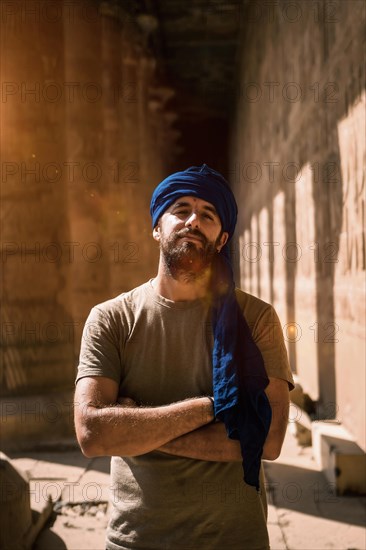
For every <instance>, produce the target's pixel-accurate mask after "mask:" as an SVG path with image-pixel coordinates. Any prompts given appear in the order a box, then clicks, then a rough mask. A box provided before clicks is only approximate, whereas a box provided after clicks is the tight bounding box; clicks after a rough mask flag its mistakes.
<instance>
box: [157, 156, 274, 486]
mask: <svg viewBox="0 0 366 550" xmlns="http://www.w3.org/2000/svg"><path fill="white" fill-rule="evenodd" d="M184 196H193V197H198V198H200V199H202V200H205V201H207V202H210V203H211V204H213V205H214V207H215V208H216V211H217V213H218V215H219V217H220V220H221V225H222V230H223V231H226V232H228V234H229V239H228V241H229V240H230V239H231V237H232V236H233V233H234V230H235V225H236V220H237V213H238V208H237V205H236V201H235V198H234V195H233V193H232V191H231V189H230V187H229V184H228V182H227V181H226V180H225V178H224V177H223V176H222V175H221V174H219V172H216V171H215V170H213V169H212V168H210V167H209V166H207V165H206V164H203V165H202V166H199V167H198V166H192V167H191V168H188V169H187V170H184V171H183V172H177V173H175V174H172V175H170V176H169V177H167V178H166V179H165V180H163V181H162V182H161V183H159V185H158V186H157V187H156V189H155V190H154V193H153V195H152V199H151V204H150V213H151V217H152V224H153V228H154V227H155V226H156V224H157V222H158V220H159V218H160V216H161V215H162V214H163V213H164V212H165V210H166V209H167V208H168V207H169V206H170V205H171V204H173V203H174V202H175V201H176V200H177V199H178V198H179V197H184ZM212 267H213V269H212V280H211V289H212V292H213V296H214V299H213V305H212V327H213V336H214V347H213V353H212V362H213V393H214V398H215V416H216V418H218V419H219V420H221V421H222V422H224V424H225V427H226V431H227V434H228V436H229V437H230V438H231V439H236V440H239V442H240V448H241V453H242V457H243V470H244V480H245V482H246V483H248V484H249V485H253V486H255V487H256V488H257V489H259V470H260V462H261V457H262V453H263V445H264V442H265V440H266V437H267V434H268V431H269V427H270V424H271V417H272V411H271V406H270V404H269V401H268V399H267V396H266V394H265V392H264V389H265V388H266V387H267V385H268V383H269V380H268V377H267V373H266V370H265V367H264V361H263V358H262V355H261V353H260V351H259V349H258V347H257V345H256V344H255V342H254V340H253V337H252V334H251V331H250V329H249V326H248V323H247V322H246V320H245V317H244V315H243V312H242V311H241V309H240V307H239V304H238V302H237V300H236V296H235V283H234V276H233V270H232V265H231V262H230V255H229V248H228V242H227V243H226V244H225V246H224V247H223V248H222V249H221V252H220V254H217V255H216V256H215V258H214V261H213V266H212ZM223 289H224V291H223Z"/></svg>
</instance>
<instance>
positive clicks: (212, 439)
mask: <svg viewBox="0 0 366 550" xmlns="http://www.w3.org/2000/svg"><path fill="white" fill-rule="evenodd" d="M265 391H266V394H267V397H268V399H269V402H270V404H271V407H272V422H271V427H270V430H269V434H268V436H267V439H266V442H265V445H264V449H263V457H262V458H264V459H267V460H275V459H276V458H278V456H279V454H280V452H281V447H282V443H283V440H284V437H285V433H286V426H287V419H288V411H289V390H288V384H287V382H286V381H285V380H281V379H278V378H270V383H269V385H268V387H267V388H266V390H265ZM117 400H118V384H117V383H116V382H115V381H113V380H111V379H110V378H105V377H85V378H81V379H80V380H79V381H78V383H77V385H76V391H75V401H74V408H75V429H76V435H77V438H78V441H79V444H80V447H81V450H82V451H83V453H84V455H85V456H88V457H92V456H137V455H141V454H145V453H148V452H150V451H153V450H159V451H161V452H165V453H168V454H173V455H179V456H184V457H188V458H196V459H200V460H214V461H222V462H231V461H241V460H242V457H241V452H240V445H239V442H238V441H233V440H231V439H229V438H228V437H227V435H226V430H225V427H224V425H223V424H222V423H221V422H217V423H215V424H212V423H211V421H212V420H213V410H212V403H211V400H210V399H208V398H207V397H197V398H193V399H186V400H185V401H180V402H178V403H172V404H170V405H165V406H161V407H138V406H137V405H136V404H135V403H134V401H133V400H132V399H129V398H123V399H122V400H120V401H119V402H117Z"/></svg>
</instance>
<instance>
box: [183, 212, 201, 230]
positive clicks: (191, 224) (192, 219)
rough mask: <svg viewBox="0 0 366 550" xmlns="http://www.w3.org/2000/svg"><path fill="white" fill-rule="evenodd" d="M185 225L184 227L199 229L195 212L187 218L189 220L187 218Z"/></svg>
mask: <svg viewBox="0 0 366 550" xmlns="http://www.w3.org/2000/svg"><path fill="white" fill-rule="evenodd" d="M185 225H186V227H199V226H200V221H199V218H198V216H197V214H196V212H192V214H191V215H190V216H189V218H187V220H186V223H185Z"/></svg>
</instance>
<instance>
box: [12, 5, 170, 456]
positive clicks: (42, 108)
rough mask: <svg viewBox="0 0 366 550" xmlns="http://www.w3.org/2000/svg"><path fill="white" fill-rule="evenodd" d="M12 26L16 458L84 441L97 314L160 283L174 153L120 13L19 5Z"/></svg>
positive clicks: (132, 34)
mask: <svg viewBox="0 0 366 550" xmlns="http://www.w3.org/2000/svg"><path fill="white" fill-rule="evenodd" d="M5 8H6V9H5ZM1 23H2V28H1V31H2V39H1V40H2V42H1V48H2V63H1V82H2V96H1V116H2V132H1V151H2V159H1V168H2V172H1V178H2V180H1V193H2V197H1V198H2V280H3V308H2V320H1V329H2V360H3V361H2V363H3V370H2V376H1V394H2V396H3V400H2V403H1V405H2V413H3V419H5V423H4V430H3V434H2V439H3V445H5V448H6V447H7V445H9V444H10V443H9V441H10V438H11V437H12V436H14V438H15V440H17V441H18V443H19V442H20V441H21V440H22V441H23V443H24V442H25V440H26V439H27V438H28V439H29V438H36V439H37V438H39V437H40V436H39V434H43V438H47V437H49V436H50V435H51V434H52V433H54V434H55V436H56V437H57V435H60V434H66V433H71V432H72V419H71V418H70V403H68V402H67V399H66V401H65V403H63V405H60V403H61V401H62V399H61V397H60V396H61V395H62V396H64V395H65V394H64V393H63V392H64V391H66V394H67V391H70V395H71V392H72V389H73V384H74V378H75V372H76V365H77V360H78V352H79V349H80V337H81V330H82V327H83V324H84V322H85V318H86V316H87V315H88V312H89V310H90V309H91V307H92V306H93V305H95V304H96V303H98V302H101V301H104V300H106V299H108V298H110V297H113V296H115V295H117V294H119V293H121V292H123V291H126V290H129V289H131V288H133V287H134V286H137V285H138V284H140V283H141V282H143V281H145V280H146V279H147V278H148V277H149V276H153V275H154V273H155V270H156V267H157V258H158V250H157V246H156V243H155V241H153V240H152V236H151V226H150V216H149V211H148V207H149V199H150V196H151V191H152V189H153V187H155V185H156V184H157V183H158V182H159V181H160V180H161V179H162V178H163V177H164V176H165V175H166V173H167V169H166V166H167V164H168V163H167V161H166V159H169V163H170V162H171V161H172V157H171V148H172V147H173V146H174V141H172V140H169V137H170V136H169V128H170V121H171V120H172V119H170V118H169V117H165V118H164V113H165V112H167V111H169V109H168V108H167V107H166V104H167V99H168V98H169V97H171V95H172V90H169V89H168V88H164V87H162V85H161V83H160V82H159V79H158V78H157V76H156V68H157V62H156V60H155V59H154V57H153V55H152V53H151V52H150V51H149V49H148V48H147V45H146V37H145V36H144V34H143V32H142V31H141V29H139V28H137V26H136V24H135V23H134V22H133V21H132V20H131V18H130V17H129V16H128V14H127V13H125V12H124V11H123V9H122V8H117V7H116V3H113V2H111V3H108V2H102V3H101V2H95V1H90V2H85V1H83V2H79V1H76V0H75V1H74V2H69V1H67V2H66V1H65V2H62V1H59V2H54V3H50V2H37V1H33V0H29V1H27V2H26V3H24V2H17V1H16V0H14V1H13V2H7V3H6V6H2V17H1ZM37 395H38V396H39V398H37V397H36V396H37ZM21 396H24V397H25V396H27V398H26V399H27V401H24V403H25V402H26V403H27V405H26V408H27V411H28V413H27V414H26V412H27V411H25V409H24V406H23V405H24V403H23V402H22V400H21V399H20V401H19V398H21ZM30 396H32V397H31V402H30V401H29V399H30ZM45 396H47V399H49V402H50V403H51V402H52V403H53V411H54V412H55V410H56V409H55V407H56V408H58V412H59V414H58V418H57V422H58V424H57V427H56V428H55V424H54V423H52V422H50V421H49V414H42V411H41V410H40V407H41V408H43V412H45V411H47V412H50V409H49V406H50V404H48V405H47V403H48V402H47V403H46V402H45ZM47 399H46V401H47ZM51 407H52V405H51ZM67 409H68V410H67ZM24 411H25V412H24ZM56 412H57V411H56ZM38 413H39V414H38ZM15 440H13V443H16V441H15ZM33 441H34V439H33ZM13 446H14V445H13Z"/></svg>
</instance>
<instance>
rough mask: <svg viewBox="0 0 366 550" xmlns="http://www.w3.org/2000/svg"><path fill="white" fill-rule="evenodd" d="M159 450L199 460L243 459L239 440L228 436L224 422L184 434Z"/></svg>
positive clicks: (223, 460)
mask: <svg viewBox="0 0 366 550" xmlns="http://www.w3.org/2000/svg"><path fill="white" fill-rule="evenodd" d="M157 450H158V451H162V452H165V453H168V454H172V455H178V456H184V457H187V458H195V459H197V460H212V461H218V462H237V461H240V462H241V461H242V456H241V452H240V444H239V442H238V441H234V440H232V439H229V438H228V436H227V434H226V429H225V426H224V424H223V423H222V422H217V423H215V424H210V425H208V426H204V427H202V428H199V429H197V430H194V431H192V432H190V433H187V434H185V435H182V436H180V437H178V438H176V439H173V440H172V441H169V442H168V443H166V444H165V445H163V446H162V447H160V448H159V449H157Z"/></svg>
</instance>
